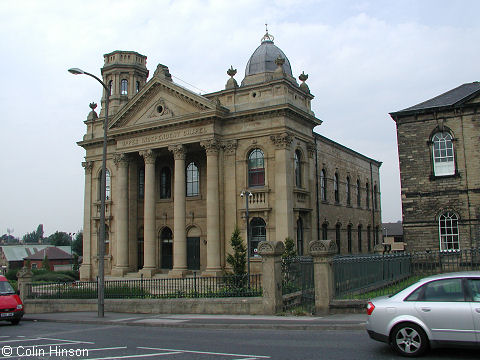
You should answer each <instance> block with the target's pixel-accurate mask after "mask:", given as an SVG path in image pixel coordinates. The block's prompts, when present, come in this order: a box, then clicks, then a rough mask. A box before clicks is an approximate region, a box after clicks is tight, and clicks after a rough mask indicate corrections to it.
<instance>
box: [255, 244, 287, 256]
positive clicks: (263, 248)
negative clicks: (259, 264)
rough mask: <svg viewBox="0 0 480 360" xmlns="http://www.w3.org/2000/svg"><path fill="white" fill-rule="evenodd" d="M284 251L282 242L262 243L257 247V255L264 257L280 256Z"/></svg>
mask: <svg viewBox="0 0 480 360" xmlns="http://www.w3.org/2000/svg"><path fill="white" fill-rule="evenodd" d="M284 251H285V244H284V243H283V242H282V241H262V242H260V244H259V245H258V254H259V255H260V256H265V255H267V256H268V255H270V256H272V255H273V256H274V255H282V254H283V252H284Z"/></svg>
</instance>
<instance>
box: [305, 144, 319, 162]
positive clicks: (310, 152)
mask: <svg viewBox="0 0 480 360" xmlns="http://www.w3.org/2000/svg"><path fill="white" fill-rule="evenodd" d="M316 150H317V147H316V146H315V143H313V142H309V143H308V144H307V151H308V157H309V158H311V159H312V158H313V157H314V156H315V151H316Z"/></svg>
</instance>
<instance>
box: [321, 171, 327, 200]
mask: <svg viewBox="0 0 480 360" xmlns="http://www.w3.org/2000/svg"><path fill="white" fill-rule="evenodd" d="M320 194H321V199H322V201H327V173H326V172H325V169H322V171H321V172H320Z"/></svg>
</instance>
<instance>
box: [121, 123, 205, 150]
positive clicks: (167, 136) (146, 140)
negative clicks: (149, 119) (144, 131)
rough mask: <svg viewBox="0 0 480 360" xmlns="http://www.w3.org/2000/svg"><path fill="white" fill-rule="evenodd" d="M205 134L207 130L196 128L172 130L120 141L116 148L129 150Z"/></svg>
mask: <svg viewBox="0 0 480 360" xmlns="http://www.w3.org/2000/svg"><path fill="white" fill-rule="evenodd" d="M206 133H207V128H205V127H198V128H189V129H182V130H173V131H168V132H162V133H159V134H154V135H144V136H140V137H135V138H130V139H124V140H120V141H119V142H118V144H117V148H129V147H135V146H141V145H147V144H156V143H163V142H168V141H169V140H175V139H180V138H184V137H190V136H202V135H205V134H206Z"/></svg>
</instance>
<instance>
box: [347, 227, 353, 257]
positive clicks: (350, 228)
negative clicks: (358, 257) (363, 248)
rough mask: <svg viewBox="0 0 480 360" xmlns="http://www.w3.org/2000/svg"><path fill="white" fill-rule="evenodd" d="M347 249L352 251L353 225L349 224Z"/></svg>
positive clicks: (349, 251)
mask: <svg viewBox="0 0 480 360" xmlns="http://www.w3.org/2000/svg"><path fill="white" fill-rule="evenodd" d="M347 251H348V253H349V254H351V253H352V225H348V226H347Z"/></svg>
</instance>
